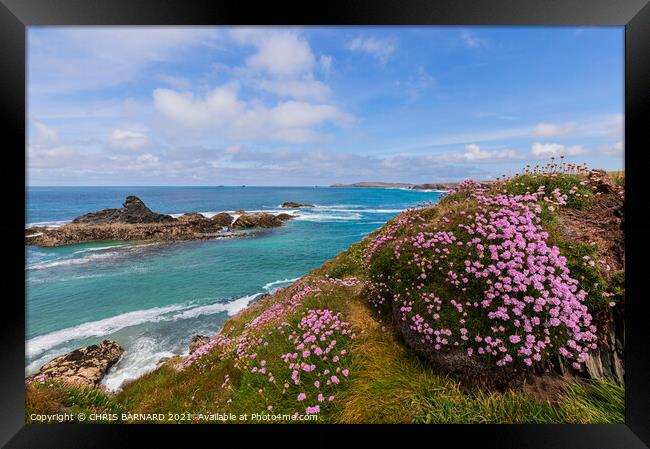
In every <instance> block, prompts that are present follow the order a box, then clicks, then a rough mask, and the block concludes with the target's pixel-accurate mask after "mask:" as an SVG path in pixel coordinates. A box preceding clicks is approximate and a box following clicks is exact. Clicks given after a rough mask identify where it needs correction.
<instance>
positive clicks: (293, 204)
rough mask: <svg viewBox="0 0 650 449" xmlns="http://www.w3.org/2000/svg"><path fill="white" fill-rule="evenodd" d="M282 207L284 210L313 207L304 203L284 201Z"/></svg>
mask: <svg viewBox="0 0 650 449" xmlns="http://www.w3.org/2000/svg"><path fill="white" fill-rule="evenodd" d="M282 207H283V208H285V209H294V208H297V207H314V205H313V204H305V203H296V202H295V201H286V202H284V203H282Z"/></svg>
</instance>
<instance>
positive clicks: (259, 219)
mask: <svg viewBox="0 0 650 449" xmlns="http://www.w3.org/2000/svg"><path fill="white" fill-rule="evenodd" d="M279 226H282V220H280V219H279V218H278V217H276V216H275V215H273V214H268V213H266V212H258V213H254V214H248V213H243V214H242V215H240V216H239V217H238V218H237V220H235V221H234V222H233V223H232V224H231V225H230V227H231V229H250V228H277V227H279Z"/></svg>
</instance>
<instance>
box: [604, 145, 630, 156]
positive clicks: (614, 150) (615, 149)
mask: <svg viewBox="0 0 650 449" xmlns="http://www.w3.org/2000/svg"><path fill="white" fill-rule="evenodd" d="M624 152H625V145H624V144H623V142H616V143H615V144H613V145H607V146H605V147H603V148H602V149H601V153H603V154H606V155H607V156H622V155H623V154H624Z"/></svg>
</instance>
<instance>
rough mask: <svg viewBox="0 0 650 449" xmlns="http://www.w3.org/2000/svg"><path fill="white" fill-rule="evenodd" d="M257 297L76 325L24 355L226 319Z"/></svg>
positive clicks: (37, 341)
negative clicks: (132, 330)
mask: <svg viewBox="0 0 650 449" xmlns="http://www.w3.org/2000/svg"><path fill="white" fill-rule="evenodd" d="M260 295H262V293H255V294H253V295H248V296H244V297H241V298H238V299H235V300H234V301H230V302H227V303H215V304H207V305H199V306H197V305H193V304H187V303H186V304H175V305H171V306H165V307H154V308H151V309H146V310H136V311H133V312H127V313H123V314H121V315H117V316H113V317H110V318H105V319H103V320H99V321H91V322H88V323H83V324H79V325H78V326H74V327H69V328H67V329H61V330H58V331H55V332H51V333H49V334H46V335H40V336H38V337H34V338H32V339H30V340H28V341H27V343H26V346H27V354H28V355H29V356H30V357H34V356H36V355H38V354H40V353H42V352H44V351H46V350H48V349H50V348H52V347H55V346H58V345H61V344H63V343H66V342H69V341H72V340H79V339H83V338H90V337H103V336H106V335H110V334H113V333H115V332H117V331H119V330H122V329H124V328H127V327H131V326H137V325H140V324H144V323H154V322H160V321H178V320H185V319H189V318H196V317H198V316H201V315H212V314H215V313H220V312H226V313H228V315H229V316H232V315H235V314H236V313H237V312H239V311H240V310H242V309H244V308H246V306H247V305H248V304H250V303H251V302H252V301H253V300H254V299H256V298H257V297H258V296H260ZM174 312H179V313H174Z"/></svg>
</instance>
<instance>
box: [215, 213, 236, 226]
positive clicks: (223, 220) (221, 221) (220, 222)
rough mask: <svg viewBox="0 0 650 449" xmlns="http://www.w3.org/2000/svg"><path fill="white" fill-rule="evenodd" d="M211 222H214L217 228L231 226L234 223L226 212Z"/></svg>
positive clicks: (216, 216)
mask: <svg viewBox="0 0 650 449" xmlns="http://www.w3.org/2000/svg"><path fill="white" fill-rule="evenodd" d="M210 220H212V222H213V223H215V224H216V225H217V226H224V227H225V226H230V225H231V224H232V221H233V217H232V215H230V214H228V213H226V212H221V213H219V214H217V215H215V216H214V217H212V218H211V219H210Z"/></svg>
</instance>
